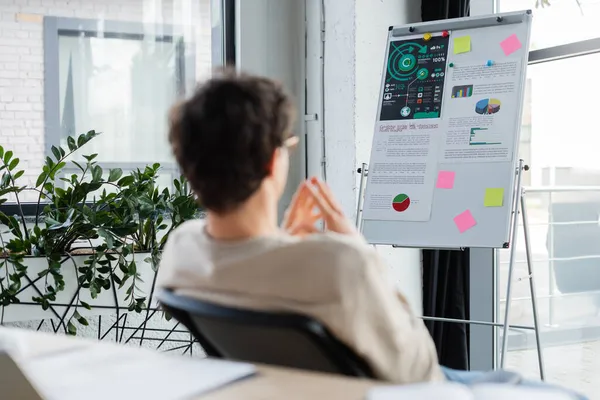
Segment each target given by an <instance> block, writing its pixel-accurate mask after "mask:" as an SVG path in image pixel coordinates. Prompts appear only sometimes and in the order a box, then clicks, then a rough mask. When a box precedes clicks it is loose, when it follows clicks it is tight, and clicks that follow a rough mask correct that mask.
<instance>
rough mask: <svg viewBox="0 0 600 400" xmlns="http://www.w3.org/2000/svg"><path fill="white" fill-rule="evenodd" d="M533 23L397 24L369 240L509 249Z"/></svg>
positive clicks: (373, 178)
mask: <svg viewBox="0 0 600 400" xmlns="http://www.w3.org/2000/svg"><path fill="white" fill-rule="evenodd" d="M531 19H532V16H531V12H530V11H523V12H517V13H507V14H497V15H494V16H486V17H471V18H460V19H455V20H449V21H434V22H428V23H422V24H414V25H411V26H403V27H390V30H389V34H388V41H387V47H386V58H385V66H384V71H383V76H382V82H381V91H380V98H379V100H378V102H379V106H378V113H377V121H376V124H375V132H374V136H373V147H372V150H371V159H370V162H369V172H368V180H367V186H366V191H365V198H364V203H363V213H362V219H363V222H362V230H363V234H364V235H365V237H366V239H367V240H368V241H369V242H370V243H372V244H389V245H397V246H405V247H423V248H463V247H491V248H502V247H507V245H508V242H509V241H510V237H511V234H512V232H511V220H512V216H513V212H514V204H515V199H516V197H515V196H516V188H515V186H516V171H517V164H518V145H519V132H520V122H521V112H522V106H523V94H524V91H525V79H526V68H527V57H528V52H529V38H530V30H531Z"/></svg>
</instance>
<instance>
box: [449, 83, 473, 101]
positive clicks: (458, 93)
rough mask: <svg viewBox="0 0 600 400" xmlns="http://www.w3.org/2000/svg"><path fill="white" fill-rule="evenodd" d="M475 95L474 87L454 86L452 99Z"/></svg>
mask: <svg viewBox="0 0 600 400" xmlns="http://www.w3.org/2000/svg"><path fill="white" fill-rule="evenodd" d="M472 95H473V85H463V86H454V87H453V88H452V98H453V99H459V98H462V97H471V96H472Z"/></svg>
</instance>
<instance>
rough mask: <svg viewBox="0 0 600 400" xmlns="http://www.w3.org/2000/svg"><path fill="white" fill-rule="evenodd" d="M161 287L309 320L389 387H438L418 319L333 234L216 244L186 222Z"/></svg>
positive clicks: (354, 246)
mask: <svg viewBox="0 0 600 400" xmlns="http://www.w3.org/2000/svg"><path fill="white" fill-rule="evenodd" d="M158 284H159V286H161V287H164V288H169V289H174V290H176V291H177V292H179V293H181V294H185V295H189V296H195V297H198V298H201V299H204V300H208V301H213V302H217V303H219V304H223V305H228V306H237V307H241V308H249V309H257V310H272V311H290V312H296V313H301V314H304V315H307V316H310V317H313V318H315V319H317V320H319V321H321V323H323V324H324V325H326V326H327V327H328V328H329V329H330V331H331V332H332V333H333V334H334V335H336V337H337V338H338V339H340V340H341V341H343V342H344V343H346V344H347V345H348V346H350V347H351V348H353V349H354V350H355V351H356V352H357V354H359V355H361V356H362V357H363V358H364V359H365V360H367V361H368V362H369V364H370V365H371V367H372V369H373V371H374V373H375V374H376V375H377V376H378V377H379V378H381V379H385V380H389V381H392V382H396V383H414V382H423V381H439V380H443V379H444V378H443V375H442V373H441V370H440V368H439V365H438V360H437V356H436V350H435V346H434V344H433V341H432V340H431V337H430V335H429V332H428V331H427V329H426V328H425V325H424V324H423V322H422V320H421V319H420V318H418V317H416V316H415V315H413V314H412V312H411V310H410V308H409V306H408V303H407V302H406V300H405V299H404V298H403V297H402V296H401V295H400V294H398V293H397V292H395V291H394V290H393V289H392V287H391V285H389V284H388V282H387V281H386V279H385V268H384V265H383V263H382V261H381V260H380V258H379V257H378V255H377V253H376V252H375V250H374V249H373V248H372V247H370V246H369V245H367V244H366V243H365V242H363V241H361V240H360V239H357V238H352V237H347V236H342V235H338V234H333V233H327V234H320V235H313V236H310V237H308V238H305V239H298V238H295V237H291V236H289V235H286V234H285V233H281V234H279V235H276V236H268V237H260V238H255V239H251V240H247V241H241V242H222V241H216V240H214V239H212V238H211V237H210V236H208V235H207V234H206V232H205V227H204V222H202V221H199V220H198V221H190V222H186V223H185V224H183V225H182V226H181V227H179V228H178V229H177V230H176V231H174V232H173V233H172V234H171V236H170V238H169V241H168V243H167V245H166V248H165V251H164V253H163V256H162V262H161V267H160V272H159V277H158Z"/></svg>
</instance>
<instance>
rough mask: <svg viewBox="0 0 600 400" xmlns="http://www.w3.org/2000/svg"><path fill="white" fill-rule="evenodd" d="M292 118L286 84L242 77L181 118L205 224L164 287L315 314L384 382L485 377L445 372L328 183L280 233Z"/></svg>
mask: <svg viewBox="0 0 600 400" xmlns="http://www.w3.org/2000/svg"><path fill="white" fill-rule="evenodd" d="M293 110H294V108H293V105H292V102H291V100H290V98H289V96H288V95H287V94H286V93H285V92H284V91H283V89H282V88H281V86H280V85H279V84H277V83H275V82H273V81H271V80H269V79H266V78H261V77H255V76H249V75H243V74H236V73H235V72H232V71H226V72H224V73H222V74H220V75H217V76H215V77H214V78H212V79H211V80H209V81H208V82H207V83H205V84H204V85H202V86H200V87H199V89H198V90H197V91H196V93H195V94H194V95H193V97H192V98H191V99H189V100H188V101H186V102H184V103H182V104H180V105H179V106H177V107H175V108H174V110H173V113H172V115H171V126H170V142H171V144H172V147H173V152H174V153H175V157H176V158H177V161H178V163H179V165H180V167H181V169H182V171H183V173H184V175H185V176H186V177H187V179H188V180H189V182H190V184H191V185H192V188H193V190H194V191H195V193H196V194H197V195H198V197H199V200H200V201H201V203H202V205H203V207H204V208H205V209H206V210H207V217H206V219H205V220H198V221H190V222H187V223H185V224H183V225H182V226H181V227H180V228H179V229H177V230H176V231H175V232H173V233H172V234H171V236H170V238H169V241H168V244H167V246H166V249H165V251H164V253H163V256H162V264H161V269H160V276H159V285H160V286H162V287H164V288H169V289H173V290H175V291H176V292H178V293H180V294H184V295H188V296H194V297H197V298H200V299H203V300H207V301H212V302H216V303H219V304H223V305H227V306H233V307H239V308H246V309H257V310H272V311H288V312H295V313H299V314H304V315H307V316H310V317H312V318H314V319H316V320H318V321H320V322H321V323H323V324H324V325H326V326H327V327H328V329H329V330H330V331H331V332H332V333H333V334H334V335H335V336H336V337H337V338H338V339H339V340H341V341H342V342H344V343H345V344H346V345H348V346H349V347H351V348H352V349H354V351H355V352H356V353H357V354H358V355H360V356H361V357H363V358H364V359H365V360H366V361H367V362H368V363H369V365H370V366H371V368H372V370H373V372H374V373H375V375H376V376H377V377H379V378H381V379H385V380H389V381H393V382H397V383H415V382H431V381H443V380H444V379H445V377H446V378H448V379H450V380H455V381H461V382H466V383H469V382H474V381H476V380H477V379H480V377H481V374H480V373H468V372H461V371H452V370H447V369H442V368H441V367H440V366H439V364H438V360H437V354H436V349H435V346H434V343H433V341H432V339H431V337H430V335H429V332H428V331H427V329H426V328H425V325H424V324H423V322H422V320H421V319H420V318H418V317H416V316H415V315H414V314H413V313H412V312H411V310H410V308H409V306H408V303H407V301H406V300H405V299H404V297H403V296H402V295H401V294H398V293H397V292H396V291H395V290H394V289H393V288H392V287H391V286H390V285H389V284H388V281H387V280H386V278H385V266H384V264H383V262H382V261H381V260H380V258H379V257H378V255H377V253H376V251H375V249H374V248H373V247H371V246H369V245H368V244H367V243H366V242H365V241H364V239H363V238H362V237H361V235H360V234H359V233H358V232H357V231H356V229H355V228H354V226H353V225H352V224H351V223H350V222H349V220H348V219H347V218H346V217H345V216H344V214H343V212H342V210H341V208H340V205H339V204H338V202H337V201H336V200H335V199H334V198H333V195H332V193H331V191H330V190H329V189H328V187H327V186H326V185H325V184H324V183H323V182H320V181H318V180H316V179H311V180H309V181H306V182H304V183H303V184H302V185H301V186H300V188H299V189H298V191H297V193H296V195H295V197H294V199H293V201H292V204H291V206H290V209H289V210H288V212H287V213H286V216H285V218H284V223H283V226H282V227H280V226H278V224H277V220H278V219H277V204H278V202H279V200H280V198H281V196H282V194H283V192H284V188H285V185H286V178H287V175H288V167H289V152H290V151H291V149H292V148H293V147H294V146H295V145H296V144H297V142H298V139H297V138H296V137H295V136H294V135H293V133H292V127H293V125H294V111H293ZM318 221H322V222H323V223H324V226H325V227H326V228H325V231H318V230H317V228H316V223H317V222H318ZM465 374H468V375H465Z"/></svg>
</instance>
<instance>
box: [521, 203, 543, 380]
mask: <svg viewBox="0 0 600 400" xmlns="http://www.w3.org/2000/svg"><path fill="white" fill-rule="evenodd" d="M521 215H522V216H523V234H524V236H525V255H526V258H527V270H528V273H529V277H528V278H529V290H530V294H531V307H532V309H533V327H534V333H535V344H536V346H537V353H538V364H539V369H540V379H541V380H544V377H545V374H544V358H543V354H542V343H541V341H540V323H539V319H538V308H537V298H536V294H535V281H534V279H533V260H532V257H531V247H530V243H529V225H528V224H527V207H525V196H524V195H523V196H521Z"/></svg>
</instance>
